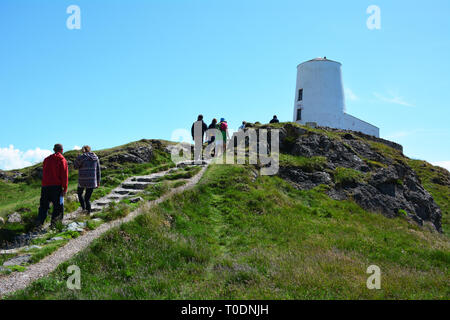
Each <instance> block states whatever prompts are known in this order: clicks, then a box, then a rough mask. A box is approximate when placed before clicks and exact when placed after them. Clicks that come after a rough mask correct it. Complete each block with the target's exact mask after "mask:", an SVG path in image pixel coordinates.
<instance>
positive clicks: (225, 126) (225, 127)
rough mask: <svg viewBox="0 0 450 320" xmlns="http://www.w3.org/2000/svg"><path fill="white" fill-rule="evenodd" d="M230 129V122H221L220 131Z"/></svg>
mask: <svg viewBox="0 0 450 320" xmlns="http://www.w3.org/2000/svg"><path fill="white" fill-rule="evenodd" d="M227 129H228V124H227V123H226V122H221V123H220V131H227Z"/></svg>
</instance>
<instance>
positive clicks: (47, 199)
mask: <svg viewBox="0 0 450 320" xmlns="http://www.w3.org/2000/svg"><path fill="white" fill-rule="evenodd" d="M62 193H63V190H62V187H61V186H48V187H42V189H41V200H40V206H39V214H38V218H37V221H36V222H37V224H38V225H42V224H43V223H44V221H45V219H47V214H48V209H49V208H50V203H52V204H53V212H52V224H53V223H55V222H57V221H62V219H63V215H64V205H63V204H60V202H59V199H60V197H61V196H62Z"/></svg>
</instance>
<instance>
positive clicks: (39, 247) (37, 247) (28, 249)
mask: <svg viewBox="0 0 450 320" xmlns="http://www.w3.org/2000/svg"><path fill="white" fill-rule="evenodd" d="M33 249H37V250H39V249H42V247H41V246H36V245H33V246H29V247H27V248H25V251H30V250H33Z"/></svg>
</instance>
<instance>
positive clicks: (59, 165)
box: [36, 143, 69, 228]
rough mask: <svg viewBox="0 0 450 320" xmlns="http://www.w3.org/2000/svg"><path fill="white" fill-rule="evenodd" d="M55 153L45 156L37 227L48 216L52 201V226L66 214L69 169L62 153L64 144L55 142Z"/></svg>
mask: <svg viewBox="0 0 450 320" xmlns="http://www.w3.org/2000/svg"><path fill="white" fill-rule="evenodd" d="M53 151H54V152H55V153H54V154H52V155H50V156H48V157H47V158H45V160H44V163H43V168H42V188H41V199H40V206H39V214H38V217H37V220H36V227H38V228H39V227H41V226H42V225H43V224H44V222H45V219H46V218H47V214H48V209H49V208H50V203H52V204H53V212H52V221H51V226H50V227H51V228H53V227H55V225H56V223H57V222H59V221H62V219H63V215H64V196H65V195H66V193H67V187H68V185H69V169H68V166H67V161H66V159H65V158H64V156H63V155H62V153H63V146H62V145H61V144H59V143H58V144H55V146H54V148H53Z"/></svg>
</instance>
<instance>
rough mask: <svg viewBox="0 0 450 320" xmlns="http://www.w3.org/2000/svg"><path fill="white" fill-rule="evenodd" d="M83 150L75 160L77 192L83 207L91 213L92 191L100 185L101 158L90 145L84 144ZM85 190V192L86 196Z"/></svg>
mask: <svg viewBox="0 0 450 320" xmlns="http://www.w3.org/2000/svg"><path fill="white" fill-rule="evenodd" d="M81 150H82V152H83V153H82V154H80V155H79V156H78V158H77V159H76V160H75V162H74V167H75V169H78V189H77V194H78V200H79V201H80V206H81V209H82V210H83V211H86V212H87V213H88V214H90V213H91V201H90V200H91V196H92V192H93V191H94V189H96V188H98V187H99V186H100V180H101V169H100V160H99V159H98V157H97V155H96V154H95V153H93V152H91V147H90V146H84V147H83V148H82V149H81ZM83 192H85V194H84V196H83Z"/></svg>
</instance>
